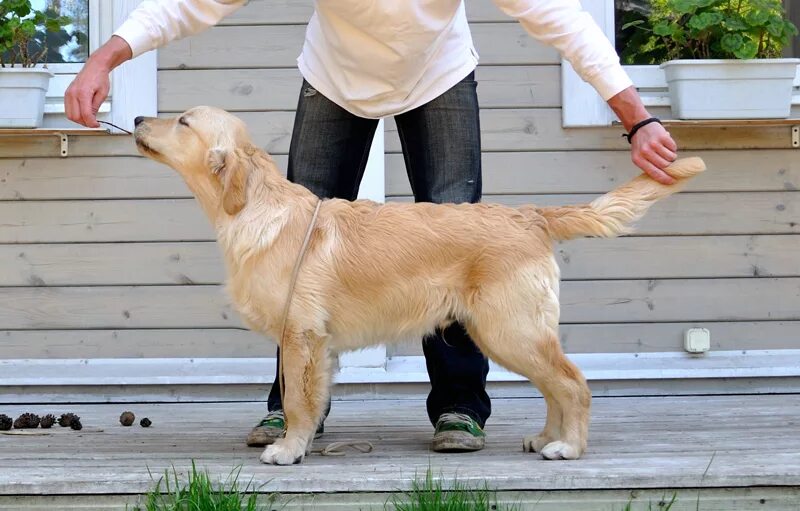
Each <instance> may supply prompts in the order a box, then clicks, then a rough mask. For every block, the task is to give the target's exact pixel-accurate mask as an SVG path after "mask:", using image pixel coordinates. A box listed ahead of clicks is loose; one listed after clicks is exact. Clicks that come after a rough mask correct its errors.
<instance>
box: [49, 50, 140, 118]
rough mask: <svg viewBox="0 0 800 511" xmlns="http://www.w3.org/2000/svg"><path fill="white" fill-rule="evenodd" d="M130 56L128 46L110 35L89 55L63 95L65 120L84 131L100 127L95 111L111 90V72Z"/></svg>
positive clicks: (131, 53) (131, 55) (131, 54)
mask: <svg viewBox="0 0 800 511" xmlns="http://www.w3.org/2000/svg"><path fill="white" fill-rule="evenodd" d="M132 57H133V52H132V51H131V47H130V45H129V44H128V43H127V42H125V40H124V39H122V38H121V37H118V36H111V39H109V40H108V41H107V42H106V44H104V45H103V46H101V47H100V48H98V49H97V51H95V52H94V53H92V56H91V57H89V60H87V61H86V64H84V65H83V69H81V72H80V73H78V76H76V77H75V79H74V80H73V81H72V83H71V84H70V85H69V87H68V88H67V92H66V93H65V94H64V110H65V111H66V113H67V119H69V120H70V121H73V122H77V123H78V124H82V125H83V126H86V127H87V128H99V127H100V124H99V123H98V122H97V111H98V110H100V105H102V104H103V101H105V100H106V98H107V97H108V92H109V90H110V89H111V80H110V79H109V75H110V74H111V70H112V69H114V68H115V67H117V66H118V65H120V64H122V63H123V62H125V61H126V60H130V59H131V58H132Z"/></svg>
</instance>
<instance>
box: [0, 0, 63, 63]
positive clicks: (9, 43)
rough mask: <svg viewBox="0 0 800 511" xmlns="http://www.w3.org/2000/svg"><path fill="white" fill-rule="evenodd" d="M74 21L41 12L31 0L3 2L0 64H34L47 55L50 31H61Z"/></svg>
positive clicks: (0, 8)
mask: <svg viewBox="0 0 800 511" xmlns="http://www.w3.org/2000/svg"><path fill="white" fill-rule="evenodd" d="M71 22H72V20H71V19H70V18H69V17H68V16H59V15H58V14H57V13H55V12H53V11H38V10H35V9H34V8H33V7H32V6H31V2H30V0H2V2H0V67H7V66H10V67H14V65H15V64H19V65H20V66H21V67H33V66H35V65H36V64H38V63H39V62H41V61H42V59H44V58H45V57H46V56H47V53H48V45H47V41H46V35H47V33H48V32H61V31H62V29H63V28H64V27H65V26H67V25H69V24H70V23H71Z"/></svg>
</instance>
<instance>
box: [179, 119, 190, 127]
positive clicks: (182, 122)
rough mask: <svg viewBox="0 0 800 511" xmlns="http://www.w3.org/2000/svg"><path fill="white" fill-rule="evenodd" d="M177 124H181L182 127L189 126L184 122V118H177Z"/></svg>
mask: <svg viewBox="0 0 800 511" xmlns="http://www.w3.org/2000/svg"><path fill="white" fill-rule="evenodd" d="M178 122H179V123H180V124H183V125H184V126H189V123H188V122H186V118H185V117H179V118H178Z"/></svg>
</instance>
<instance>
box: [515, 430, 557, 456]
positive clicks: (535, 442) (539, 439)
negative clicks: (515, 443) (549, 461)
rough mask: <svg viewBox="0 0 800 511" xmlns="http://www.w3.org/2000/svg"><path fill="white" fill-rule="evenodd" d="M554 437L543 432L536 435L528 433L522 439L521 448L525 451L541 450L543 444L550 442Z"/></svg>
mask: <svg viewBox="0 0 800 511" xmlns="http://www.w3.org/2000/svg"><path fill="white" fill-rule="evenodd" d="M554 440H555V438H553V437H551V436H550V435H545V434H544V433H539V434H538V435H528V436H526V437H525V438H523V439H522V450H523V451H525V452H542V449H544V446H545V445H547V444H549V443H552V442H553V441H554Z"/></svg>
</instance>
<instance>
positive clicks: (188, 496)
mask: <svg viewBox="0 0 800 511" xmlns="http://www.w3.org/2000/svg"><path fill="white" fill-rule="evenodd" d="M240 472H241V467H239V468H238V469H234V470H233V471H232V472H231V473H230V474H229V475H228V477H227V478H226V479H225V481H222V482H220V483H219V484H215V483H214V482H213V481H212V480H211V476H209V474H208V472H201V471H198V470H197V467H196V466H195V463H194V461H192V468H191V471H189V473H188V480H187V481H186V482H184V481H182V480H181V477H180V476H179V475H178V473H177V472H176V471H175V468H174V467H173V469H172V474H170V473H169V472H168V471H164V476H163V477H161V478H160V479H159V480H158V481H156V483H155V487H154V488H153V489H152V490H150V491H149V492H148V493H147V494H146V495H145V496H144V503H143V504H142V505H141V506H135V507H134V508H133V510H132V511H267V510H271V509H273V508H274V506H273V504H274V502H275V500H276V499H277V497H278V495H277V494H274V493H273V494H269V495H266V496H261V495H259V494H258V493H257V492H256V489H255V488H253V485H252V481H250V482H249V483H248V484H247V485H246V486H245V487H241V485H240V483H239V475H240ZM151 477H152V475H151ZM262 498H263V499H264V500H266V503H264V504H262V503H260V502H259V501H260V500H262Z"/></svg>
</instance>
